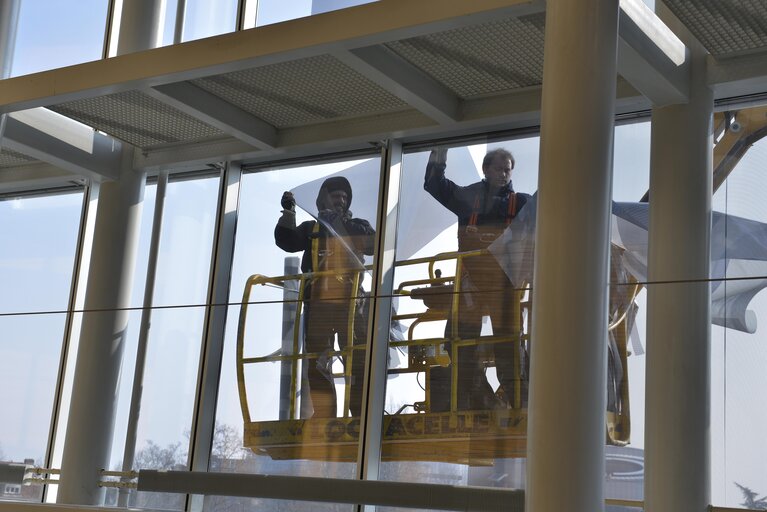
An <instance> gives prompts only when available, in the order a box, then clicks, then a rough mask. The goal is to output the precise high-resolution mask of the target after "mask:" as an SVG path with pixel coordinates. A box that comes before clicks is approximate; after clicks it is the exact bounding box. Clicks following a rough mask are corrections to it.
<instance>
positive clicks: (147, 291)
mask: <svg viewBox="0 0 767 512" xmlns="http://www.w3.org/2000/svg"><path fill="white" fill-rule="evenodd" d="M167 186H168V171H161V172H160V175H159V176H158V177H157V192H156V194H155V200H154V216H153V219H152V235H151V239H150V242H149V257H148V261H147V269H146V280H145V282H144V300H143V303H142V306H143V308H142V310H141V322H140V324H139V332H138V346H137V347H136V364H135V366H134V367H133V389H132V391H131V400H130V411H129V412H128V427H127V431H126V433H125V445H124V447H123V464H122V470H123V471H132V470H133V462H134V458H135V454H136V438H137V435H138V422H139V418H140V415H141V399H142V395H143V391H144V368H145V367H146V355H147V346H148V344H149V328H150V326H151V323H152V307H153V306H154V289H155V282H156V275H157V260H158V256H159V253H160V237H161V235H162V217H163V213H164V211H163V210H164V209H165V191H166V189H167ZM124 481H126V482H127V481H128V479H125V480H124ZM129 495H130V489H128V488H127V487H121V488H120V490H119V498H118V502H117V506H118V507H127V506H128V497H129Z"/></svg>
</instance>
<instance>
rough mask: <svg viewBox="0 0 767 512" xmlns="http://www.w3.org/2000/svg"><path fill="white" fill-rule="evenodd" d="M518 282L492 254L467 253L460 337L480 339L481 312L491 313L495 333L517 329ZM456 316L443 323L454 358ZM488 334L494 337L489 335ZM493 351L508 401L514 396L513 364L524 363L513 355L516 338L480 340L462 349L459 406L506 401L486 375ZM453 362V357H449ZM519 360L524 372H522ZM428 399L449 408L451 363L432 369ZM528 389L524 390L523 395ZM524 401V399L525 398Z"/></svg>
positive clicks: (434, 407)
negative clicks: (514, 308) (497, 340)
mask: <svg viewBox="0 0 767 512" xmlns="http://www.w3.org/2000/svg"><path fill="white" fill-rule="evenodd" d="M513 292H514V287H513V286H512V284H511V283H510V282H509V280H508V278H507V277H506V274H505V273H504V272H503V270H502V269H501V268H500V267H499V266H498V265H497V263H496V262H495V260H494V259H493V258H492V256H489V255H488V256H481V257H474V258H467V259H466V260H465V262H464V272H463V275H462V278H461V292H460V295H461V297H460V300H459V308H458V315H457V319H458V327H457V332H456V334H457V336H458V338H459V339H460V340H479V341H481V340H482V338H481V337H480V333H481V330H482V317H483V316H489V317H490V320H491V322H492V325H493V337H495V336H505V337H510V336H512V334H513V325H514V318H513V308H512V300H514V293H513ZM452 328H453V326H452V319H448V322H447V326H446V327H445V340H446V342H445V350H446V351H447V353H448V354H450V355H451V357H452V343H451V339H452V337H453V333H452ZM485 339H488V340H489V339H490V337H485ZM490 354H492V355H493V356H494V359H495V367H496V368H495V369H496V374H497V376H498V381H499V382H500V384H501V388H502V389H503V392H504V394H505V395H506V400H507V401H508V402H509V403H511V401H512V399H513V397H514V368H515V365H520V363H519V362H518V361H519V355H517V357H515V351H514V343H513V341H512V340H510V339H509V340H506V341H503V342H497V343H488V344H477V345H468V346H464V347H459V349H458V392H457V398H458V401H457V408H458V410H482V409H492V408H496V407H499V406H501V405H502V403H501V402H500V401H499V400H498V399H497V398H496V395H495V392H494V390H493V388H492V386H490V383H489V382H488V381H487V377H486V376H485V362H484V361H485V359H486V357H487V356H489V355H490ZM451 364H455V362H454V361H453V362H451ZM521 366H522V365H520V371H522V367H521ZM429 384H430V394H431V397H430V401H431V411H432V412H443V411H448V410H450V388H451V368H450V367H449V366H448V367H444V368H443V367H435V368H432V369H431V372H430V379H429ZM525 394H526V393H525V392H524V390H523V396H524V395H525ZM523 400H524V398H523Z"/></svg>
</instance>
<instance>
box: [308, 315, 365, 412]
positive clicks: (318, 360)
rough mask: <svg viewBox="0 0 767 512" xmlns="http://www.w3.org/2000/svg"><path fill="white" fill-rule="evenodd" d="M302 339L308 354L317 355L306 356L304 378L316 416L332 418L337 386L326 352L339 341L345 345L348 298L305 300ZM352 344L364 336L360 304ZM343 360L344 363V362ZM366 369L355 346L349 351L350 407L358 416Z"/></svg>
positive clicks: (363, 355)
mask: <svg viewBox="0 0 767 512" xmlns="http://www.w3.org/2000/svg"><path fill="white" fill-rule="evenodd" d="M304 308H305V309H304V332H305V335H304V343H305V351H306V353H307V354H311V355H315V356H317V357H314V358H311V359H305V364H308V366H309V368H308V372H307V378H308V381H309V395H310V396H311V399H312V406H313V408H314V415H313V417H315V418H333V417H335V416H336V414H337V405H336V404H337V398H336V386H335V382H334V379H333V374H332V364H333V359H334V358H333V357H330V356H328V355H327V353H328V352H332V351H334V350H335V339H336V335H338V345H339V347H341V348H346V347H347V344H348V343H349V333H348V326H349V302H348V301H343V302H340V303H339V301H329V302H326V301H317V300H313V301H307V302H306V303H305V304H304ZM353 330H354V334H353V339H354V343H355V344H364V343H365V341H366V340H367V336H366V333H367V308H366V306H364V305H362V304H360V306H359V309H358V310H357V311H356V313H355V316H354V326H353ZM346 362H347V361H345V360H344V365H346ZM364 370H365V351H364V350H354V351H353V355H352V371H351V382H347V383H346V384H347V386H351V391H350V398H349V410H350V411H351V415H352V416H359V415H360V411H361V409H362V379H363V374H364Z"/></svg>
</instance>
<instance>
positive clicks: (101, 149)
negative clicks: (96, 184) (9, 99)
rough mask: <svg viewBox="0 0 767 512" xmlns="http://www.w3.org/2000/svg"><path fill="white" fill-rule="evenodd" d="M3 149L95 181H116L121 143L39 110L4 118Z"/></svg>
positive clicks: (59, 116) (51, 113) (83, 126)
mask: <svg viewBox="0 0 767 512" xmlns="http://www.w3.org/2000/svg"><path fill="white" fill-rule="evenodd" d="M3 147H6V148H8V149H10V150H13V151H17V152H19V153H22V154H24V155H27V156H30V157H32V158H35V159H37V160H40V161H41V162H46V163H48V164H51V165H53V166H55V167H58V168H60V169H62V170H65V171H68V172H70V173H73V174H76V175H79V176H84V177H87V178H90V179H93V180H96V181H102V180H104V179H117V176H118V173H119V168H120V151H121V147H122V146H121V143H120V142H118V141H117V140H115V139H113V138H112V137H109V136H107V135H104V134H102V133H99V132H97V131H95V130H94V129H93V128H89V127H87V126H85V125H82V124H80V123H77V122H76V121H73V120H71V119H68V118H66V117H64V116H61V115H59V114H56V113H55V112H51V111H50V110H46V109H43V108H39V109H34V110H29V111H23V112H16V113H13V114H10V115H8V116H7V119H6V125H5V133H4V135H3Z"/></svg>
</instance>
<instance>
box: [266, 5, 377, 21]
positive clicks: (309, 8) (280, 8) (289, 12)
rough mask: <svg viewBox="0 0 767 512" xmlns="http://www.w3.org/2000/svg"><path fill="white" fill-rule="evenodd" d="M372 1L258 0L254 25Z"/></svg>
mask: <svg viewBox="0 0 767 512" xmlns="http://www.w3.org/2000/svg"><path fill="white" fill-rule="evenodd" d="M374 1H376V0H293V1H291V2H283V1H280V0H259V2H258V14H257V15H256V25H257V26H259V27H260V26H263V25H270V24H272V23H279V22H280V21H287V20H292V19H295V18H302V17H304V16H311V15H312V14H320V13H323V12H329V11H335V10H337V9H344V8H346V7H353V6H355V5H362V4H368V3H371V2H374Z"/></svg>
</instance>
